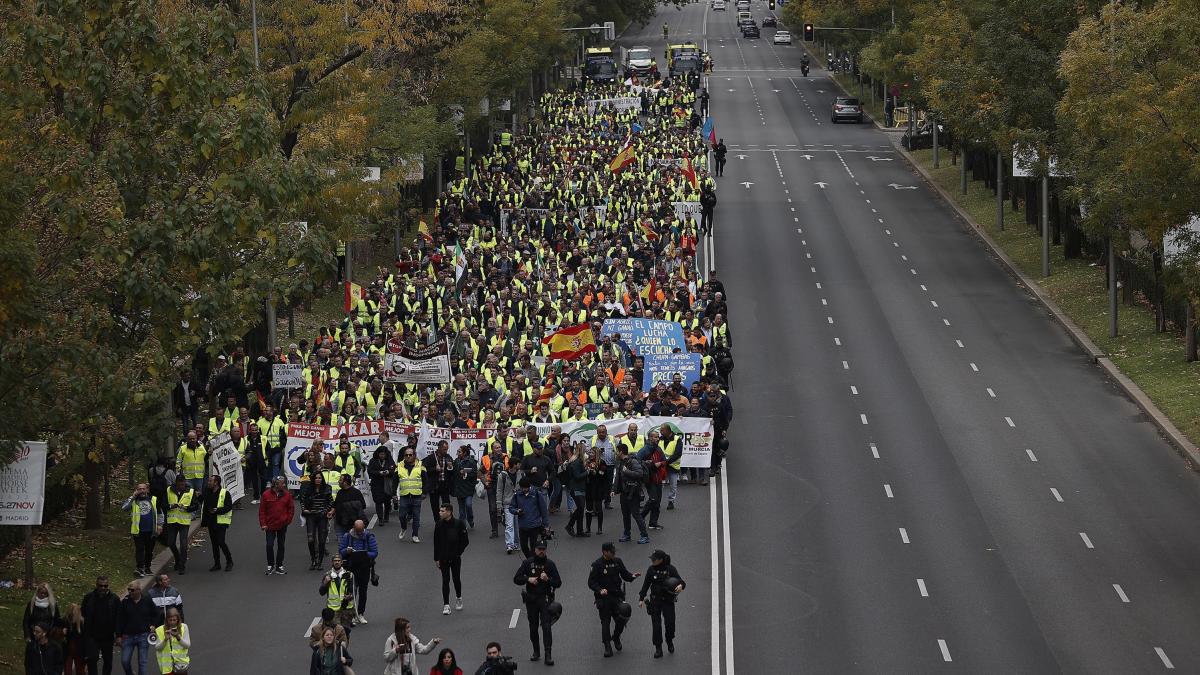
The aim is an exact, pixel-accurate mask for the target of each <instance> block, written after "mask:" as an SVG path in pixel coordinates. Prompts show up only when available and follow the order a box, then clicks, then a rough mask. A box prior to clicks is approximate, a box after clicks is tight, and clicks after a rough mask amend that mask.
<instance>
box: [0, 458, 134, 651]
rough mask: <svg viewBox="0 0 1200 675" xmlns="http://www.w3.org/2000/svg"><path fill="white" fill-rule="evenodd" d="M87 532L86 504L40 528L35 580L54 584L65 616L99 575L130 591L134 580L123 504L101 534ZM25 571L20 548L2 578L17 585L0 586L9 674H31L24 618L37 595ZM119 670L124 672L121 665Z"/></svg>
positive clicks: (0, 631) (1, 638) (0, 632)
mask: <svg viewBox="0 0 1200 675" xmlns="http://www.w3.org/2000/svg"><path fill="white" fill-rule="evenodd" d="M118 485H120V487H118ZM124 491H125V487H124V483H123V482H121V481H117V480H116V479H115V478H114V484H113V493H114V495H115V494H117V493H121V494H123V493H124ZM122 501H123V500H122ZM82 528H83V505H82V504H80V505H78V506H76V507H74V508H72V509H71V510H70V511H68V512H67V513H65V514H64V515H63V516H61V517H59V518H57V519H55V521H54V522H52V523H50V524H49V525H44V526H42V527H38V528H35V530H34V537H33V564H34V575H35V578H36V580H37V581H38V582H46V583H48V584H50V588H51V589H53V590H54V595H55V598H56V599H57V600H58V607H59V612H61V613H63V614H65V613H66V608H67V605H68V604H70V603H73V602H79V601H80V600H82V599H83V596H84V594H85V593H87V592H88V591H90V590H92V589H93V588H94V587H95V583H96V576H98V575H100V574H106V575H108V576H109V578H110V580H111V583H112V587H113V588H114V589H124V588H125V587H124V586H123V585H122V584H124V583H125V582H127V581H129V579H131V578H133V548H132V546H133V545H132V544H131V543H130V540H129V515H128V514H127V513H125V512H124V511H121V503H120V502H119V501H118V502H115V503H113V504H110V505H109V508H108V510H107V511H106V512H105V513H104V518H103V527H101V528H100V529H98V530H84V529H82ZM24 570H25V549H24V547H18V548H17V549H16V550H14V551H12V552H11V553H10V554H9V555H7V556H5V557H4V558H3V559H2V560H0V580H7V581H12V582H15V584H14V585H13V586H11V587H9V588H0V673H4V674H7V673H23V672H25V667H24V658H25V640H24V638H23V637H22V635H21V620H22V618H23V616H24V612H25V605H26V604H27V603H28V602H29V599H30V598H31V597H32V596H33V592H32V590H31V589H28V588H25V587H24V583H23V579H24V574H25V573H24ZM117 669H118V670H120V666H117Z"/></svg>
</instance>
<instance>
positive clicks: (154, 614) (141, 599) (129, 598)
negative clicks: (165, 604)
mask: <svg viewBox="0 0 1200 675" xmlns="http://www.w3.org/2000/svg"><path fill="white" fill-rule="evenodd" d="M126 590H127V591H129V594H128V595H126V596H125V597H124V598H123V599H122V600H121V605H120V607H119V608H118V610H117V643H118V644H120V645H121V667H122V668H124V669H125V675H133V650H134V649H137V652H138V675H148V674H149V672H150V671H149V670H147V666H146V664H147V661H148V660H149V657H150V643H149V637H150V629H151V628H153V627H154V622H155V621H156V620H157V618H158V609H157V608H156V607H155V606H154V603H153V602H152V601H151V600H150V598H148V597H146V595H145V593H143V592H142V586H141V584H139V583H136V582H134V583H131V584H129V586H128V588H126Z"/></svg>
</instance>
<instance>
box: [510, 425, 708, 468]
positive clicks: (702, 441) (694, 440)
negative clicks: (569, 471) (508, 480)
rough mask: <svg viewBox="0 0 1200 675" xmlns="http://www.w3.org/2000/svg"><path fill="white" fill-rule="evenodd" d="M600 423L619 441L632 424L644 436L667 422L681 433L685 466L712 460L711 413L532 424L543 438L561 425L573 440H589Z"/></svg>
mask: <svg viewBox="0 0 1200 675" xmlns="http://www.w3.org/2000/svg"><path fill="white" fill-rule="evenodd" d="M601 424H603V425H604V426H605V427H607V428H608V435H609V436H610V437H611V438H612V439H613V442H614V443H616V442H617V438H616V437H617V436H619V435H621V434H623V433H625V432H626V431H627V430H628V429H629V425H630V424H636V425H638V435H641V436H645V435H646V434H648V433H650V431H651V430H661V429H662V427H664V426H668V427H670V428H671V430H672V431H674V432H675V435H676V436H679V438H680V443H683V444H684V445H683V457H681V458H680V461H681V466H682V467H684V468H708V467H709V466H710V462H712V437H713V421H712V419H710V418H708V417H617V418H612V419H607V420H583V421H579V422H557V423H554V424H535V425H533V426H535V427H537V430H538V434H539V435H541V436H542V437H543V438H545V437H546V436H548V435H550V429H551V427H555V426H558V427H561V428H562V432H563V434H565V435H566V436H567V438H569V439H571V442H575V441H583V442H585V443H590V442H591V440H592V438H593V437H594V436H595V435H596V427H598V426H599V425H601ZM689 442H691V445H690V446H689Z"/></svg>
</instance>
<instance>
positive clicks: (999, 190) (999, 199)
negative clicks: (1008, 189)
mask: <svg viewBox="0 0 1200 675" xmlns="http://www.w3.org/2000/svg"><path fill="white" fill-rule="evenodd" d="M996 227H997V228H999V230H1000V231H1001V232H1003V231H1004V153H1003V152H1001V150H1000V147H999V146H997V147H996Z"/></svg>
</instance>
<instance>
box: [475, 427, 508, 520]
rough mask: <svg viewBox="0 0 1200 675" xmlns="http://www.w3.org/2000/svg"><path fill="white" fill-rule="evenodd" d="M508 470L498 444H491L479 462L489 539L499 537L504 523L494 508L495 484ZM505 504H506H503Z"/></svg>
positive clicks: (502, 517)
mask: <svg viewBox="0 0 1200 675" xmlns="http://www.w3.org/2000/svg"><path fill="white" fill-rule="evenodd" d="M507 468H508V455H506V454H504V450H503V448H502V447H501V446H500V444H492V445H491V449H490V450H489V451H488V452H487V453H485V454H484V455H483V459H482V460H481V461H480V469H481V473H482V476H483V484H484V487H485V488H486V491H487V503H486V508H487V513H488V522H489V523H490V524H491V526H492V533H491V535H490V536H489V538H490V539H495V538H497V537H499V536H500V535H499V532H498V530H499V528H500V525H501V524H502V523H504V521H505V519H504V512H503V510H501V509H497V508H496V504H497V503H498V502H497V500H496V484H497V481H498V480H499V477H500V474H501V473H504V471H505V470H506V469H507ZM504 503H507V502H504Z"/></svg>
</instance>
